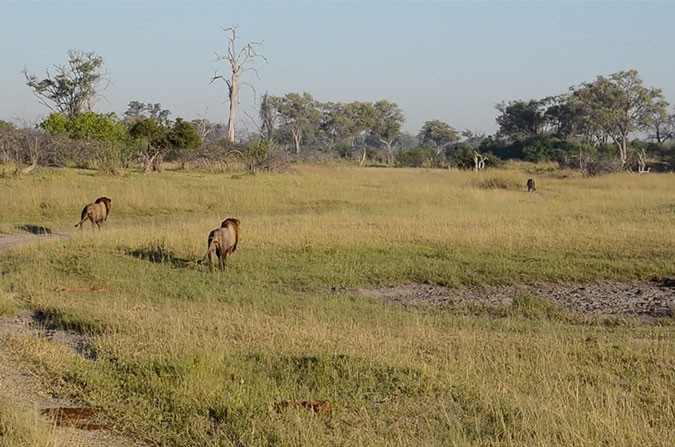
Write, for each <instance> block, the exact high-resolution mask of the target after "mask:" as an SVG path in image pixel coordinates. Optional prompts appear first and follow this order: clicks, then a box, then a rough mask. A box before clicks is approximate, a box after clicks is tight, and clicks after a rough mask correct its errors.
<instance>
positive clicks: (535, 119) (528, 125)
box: [496, 99, 546, 140]
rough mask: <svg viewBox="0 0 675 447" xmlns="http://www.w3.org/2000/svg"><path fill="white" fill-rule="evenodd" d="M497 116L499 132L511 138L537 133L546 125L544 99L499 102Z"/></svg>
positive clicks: (517, 138) (515, 138)
mask: <svg viewBox="0 0 675 447" xmlns="http://www.w3.org/2000/svg"><path fill="white" fill-rule="evenodd" d="M497 110H498V111H499V112H500V113H501V114H500V115H499V116H498V117H497V119H496V120H497V124H498V125H499V134H500V135H503V136H505V137H509V138H511V139H512V140H520V139H523V138H527V137H531V136H534V135H538V134H540V133H541V132H543V131H544V129H545V126H546V116H545V100H541V101H540V100H536V99H530V100H529V101H509V102H501V103H500V104H498V105H497Z"/></svg>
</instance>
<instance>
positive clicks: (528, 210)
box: [0, 165, 675, 447]
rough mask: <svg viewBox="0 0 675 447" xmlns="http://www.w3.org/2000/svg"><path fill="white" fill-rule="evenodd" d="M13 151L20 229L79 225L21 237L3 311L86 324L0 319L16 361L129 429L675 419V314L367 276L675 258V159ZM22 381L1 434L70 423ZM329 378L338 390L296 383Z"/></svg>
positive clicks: (392, 437) (0, 302) (650, 442)
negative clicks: (117, 155) (231, 163)
mask: <svg viewBox="0 0 675 447" xmlns="http://www.w3.org/2000/svg"><path fill="white" fill-rule="evenodd" d="M0 172H2V173H3V175H2V176H0V233H5V234H9V233H16V232H17V231H19V230H17V228H22V227H23V228H35V227H42V228H48V229H49V230H51V231H52V232H54V233H60V234H67V235H69V237H58V238H57V237H52V238H45V239H40V240H39V241H37V242H34V243H31V244H24V245H21V246H16V247H12V248H7V249H3V250H2V251H1V252H0V274H1V276H0V314H3V315H4V316H6V317H10V316H12V315H20V314H21V313H22V312H26V311H30V312H32V313H33V315H38V316H39V321H40V322H41V324H43V325H44V326H45V327H46V328H48V329H50V330H53V331H65V330H67V331H71V332H73V333H76V334H77V335H78V336H80V337H81V340H82V341H81V343H80V345H79V346H76V347H73V346H69V345H68V344H66V343H60V342H58V341H57V340H55V339H50V338H48V337H40V336H35V335H34V334H33V333H29V332H16V333H13V332H11V331H9V332H5V333H0V337H1V338H0V342H1V343H0V361H5V362H8V363H6V364H11V366H12V368H15V369H16V370H19V371H23V372H24V373H26V374H30V375H32V376H34V377H36V378H37V380H39V383H40V384H41V386H42V387H44V389H45V390H47V391H49V392H51V393H52V394H54V395H58V396H59V397H60V398H61V399H65V400H67V401H69V402H74V403H78V404H80V405H87V406H91V407H95V408H100V411H101V415H100V418H101V419H102V421H103V423H104V425H105V427H106V429H107V431H109V432H111V433H114V434H117V435H119V436H122V437H123V439H126V440H128V442H129V445H132V444H133V443H141V444H143V445H157V446H159V445H162V446H262V445H267V446H299V445H321V446H324V445H325V446H354V445H359V446H407V445H420V446H422V445H424V446H434V445H437V446H446V445H447V446H598V445H607V446H626V447H628V446H631V447H633V446H670V445H672V439H674V438H675V324H673V322H674V321H673V319H672V318H665V319H660V320H658V321H651V322H644V321H641V320H637V319H632V318H629V317H626V318H619V319H617V318H614V319H611V320H610V319H603V318H601V317H593V318H590V317H587V316H584V315H577V314H572V313H569V312H568V311H563V310H562V309H557V310H555V311H551V310H550V309H549V308H548V307H547V306H549V304H548V303H546V302H543V301H542V300H539V299H538V298H537V297H523V299H521V300H518V303H520V305H518V306H517V305H514V306H511V307H509V308H505V309H488V308H485V309H481V308H478V307H471V308H468V307H467V308H463V307H458V306H440V307H438V306H433V307H432V306H424V305H419V306H408V307H403V306H400V305H398V304H396V303H390V302H384V301H381V300H377V299H373V298H367V297H365V296H363V295H361V294H359V293H357V292H356V291H355V290H356V289H358V288H375V287H383V286H392V285H400V284H408V283H427V284H437V285H445V286H450V287H473V286H478V285H511V284H522V283H534V282H568V281H574V282H581V283H584V282H594V281H598V280H603V281H620V282H639V281H648V280H649V279H650V278H652V277H654V276H656V277H672V276H675V256H673V254H674V253H675V176H673V175H671V174H659V175H654V174H649V175H643V176H637V175H628V174H620V175H611V176H603V177H597V178H581V177H578V176H575V175H573V174H569V175H566V176H565V175H560V173H556V172H553V171H550V172H549V171H540V172H536V173H534V174H532V173H527V172H525V171H524V170H523V168H522V167H514V168H510V169H504V170H489V171H487V172H483V173H480V174H476V173H473V172H458V171H452V172H448V171H442V170H423V169H375V168H364V169H360V168H355V167H351V166H342V165H324V166H304V165H301V166H296V167H295V168H294V169H293V170H292V171H291V172H288V173H278V174H258V175H246V174H240V175H232V174H210V173H199V172H184V171H175V172H173V171H169V172H164V173H161V174H153V175H145V176H144V175H140V174H135V173H131V174H129V175H126V176H119V177H112V176H105V175H102V174H99V173H96V172H93V171H92V172H89V171H82V170H79V171H76V170H55V171H48V170H43V171H38V172H37V173H35V174H32V175H29V176H16V175H14V174H12V173H11V172H10V171H7V172H5V171H0ZM530 176H534V177H535V178H536V179H537V183H538V191H537V192H536V193H527V192H526V188H525V180H526V179H527V178H528V177H530ZM101 195H106V196H108V197H111V198H112V200H113V207H112V211H111V214H110V218H109V220H108V222H107V223H106V225H105V226H104V229H103V230H102V231H100V232H95V231H93V230H92V229H91V228H89V224H88V223H87V224H86V225H85V228H84V229H83V230H82V231H80V230H75V229H74V228H73V225H74V224H75V223H77V222H78V221H79V213H80V211H81V209H82V206H83V205H84V204H86V203H88V202H91V201H93V199H95V198H96V197H98V196H101ZM226 217H236V218H238V219H240V220H241V222H242V238H241V241H240V244H239V247H238V250H237V252H236V253H235V254H234V255H233V256H232V258H231V260H230V263H229V266H228V268H227V269H226V271H225V272H222V273H220V272H216V273H214V274H209V273H208V268H207V266H206V265H203V264H199V263H197V262H196V261H197V260H199V259H201V258H202V257H203V255H204V253H205V251H206V236H207V234H208V232H209V231H210V230H211V229H213V228H216V227H217V226H218V225H219V223H220V221H221V220H223V219H224V218H226ZM522 303H526V305H523V304H522ZM533 306H534V307H537V306H539V307H541V308H543V309H544V310H546V311H544V312H532V307H533ZM1 371H2V369H0V372H1ZM0 393H2V394H1V395H0V444H2V443H3V442H5V443H6V445H8V446H13V445H16V446H28V445H31V446H33V445H35V446H37V445H41V446H44V445H54V446H57V445H65V444H64V442H63V441H62V440H60V439H59V437H58V436H56V435H54V432H53V430H51V429H50V426H49V424H50V423H49V421H48V420H45V419H43V418H40V417H39V416H38V413H37V410H36V409H34V408H32V409H31V408H26V407H22V406H20V405H18V404H17V403H16V402H15V400H14V399H13V398H12V392H11V390H10V389H9V388H8V387H7V386H5V388H2V387H0ZM310 400H315V401H328V402H329V403H330V406H331V408H330V410H331V411H318V412H314V411H311V410H310V409H308V408H304V407H303V406H302V405H295V404H296V403H300V402H305V401H310Z"/></svg>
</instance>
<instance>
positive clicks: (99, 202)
mask: <svg viewBox="0 0 675 447" xmlns="http://www.w3.org/2000/svg"><path fill="white" fill-rule="evenodd" d="M111 208H112V200H111V199H109V198H108V197H99V198H98V199H96V201H95V202H94V203H90V204H88V205H87V206H85V207H84V209H83V210H82V214H81V215H80V222H79V223H76V224H75V227H76V228H77V227H80V229H82V224H84V223H85V222H86V221H87V220H90V221H91V226H92V228H93V227H94V224H96V227H97V228H98V229H99V230H100V229H101V224H102V223H103V222H105V221H106V220H108V214H110V209H111Z"/></svg>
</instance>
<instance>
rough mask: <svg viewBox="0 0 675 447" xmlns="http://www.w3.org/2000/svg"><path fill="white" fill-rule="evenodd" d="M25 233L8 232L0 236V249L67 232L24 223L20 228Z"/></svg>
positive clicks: (66, 235) (60, 235)
mask: <svg viewBox="0 0 675 447" xmlns="http://www.w3.org/2000/svg"><path fill="white" fill-rule="evenodd" d="M20 229H21V230H23V231H25V233H18V234H8V235H2V236H0V250H5V249H9V248H13V247H20V246H22V245H26V244H30V243H31V242H37V241H40V240H46V239H54V238H64V237H68V236H69V235H68V234H64V233H54V232H52V231H51V230H50V229H49V228H46V227H40V226H36V225H24V226H22V227H21V228H20Z"/></svg>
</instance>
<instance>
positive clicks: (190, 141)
mask: <svg viewBox="0 0 675 447" xmlns="http://www.w3.org/2000/svg"><path fill="white" fill-rule="evenodd" d="M167 139H168V141H169V144H170V147H171V150H172V153H173V155H174V156H175V157H176V158H178V157H181V156H185V155H186V152H190V151H194V150H196V149H197V148H198V147H199V146H200V145H201V143H202V139H201V138H200V137H199V135H198V134H197V131H196V130H195V128H194V127H193V126H192V124H190V123H188V122H187V121H185V120H183V119H182V118H176V121H175V122H174V123H173V126H172V127H171V129H169V132H168V134H167ZM183 159H184V157H183Z"/></svg>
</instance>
